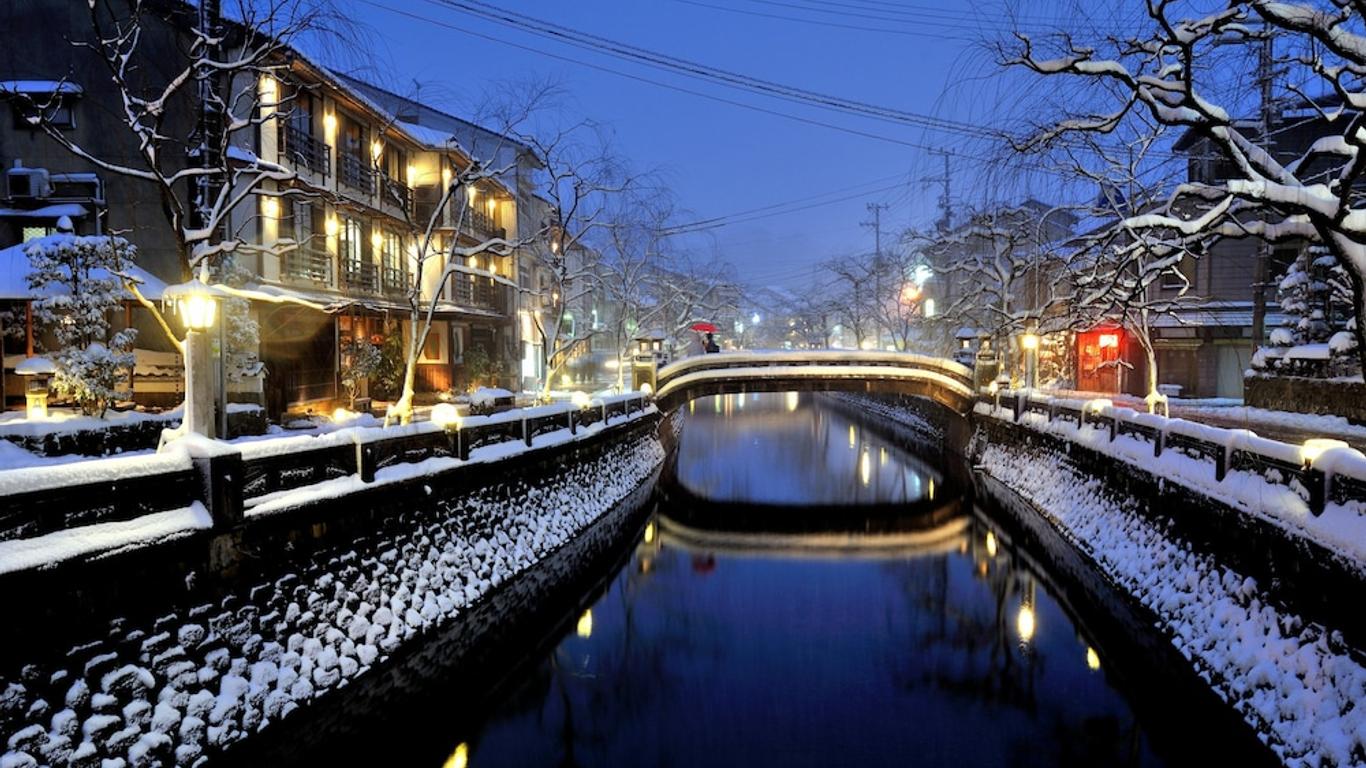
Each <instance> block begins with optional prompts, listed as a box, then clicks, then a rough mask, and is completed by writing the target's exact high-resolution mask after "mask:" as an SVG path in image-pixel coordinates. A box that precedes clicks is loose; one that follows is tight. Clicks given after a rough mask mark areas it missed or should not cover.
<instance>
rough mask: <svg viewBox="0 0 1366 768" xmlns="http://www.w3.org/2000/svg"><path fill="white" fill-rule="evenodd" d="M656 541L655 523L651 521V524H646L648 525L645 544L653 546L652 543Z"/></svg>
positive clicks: (646, 526)
mask: <svg viewBox="0 0 1366 768" xmlns="http://www.w3.org/2000/svg"><path fill="white" fill-rule="evenodd" d="M654 540H655V524H654V521H653V520H652V521H650V522H649V523H646V525H645V543H646V544H651V543H654Z"/></svg>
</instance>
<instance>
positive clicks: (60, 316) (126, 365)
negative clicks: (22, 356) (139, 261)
mask: <svg viewBox="0 0 1366 768" xmlns="http://www.w3.org/2000/svg"><path fill="white" fill-rule="evenodd" d="M134 253H135V249H134V248H133V246H132V245H131V244H130V243H129V242H128V241H127V240H124V239H123V238H120V237H112V236H76V235H70V234H58V235H51V236H48V237H44V238H40V239H38V240H34V241H33V242H32V243H31V244H30V245H29V246H28V247H27V248H25V249H24V254H25V255H27V256H28V259H29V264H30V268H29V275H28V284H29V287H30V288H31V289H33V290H34V291H35V292H36V293H37V294H38V295H39V296H41V298H39V299H37V300H36V301H34V302H33V316H34V320H35V324H36V325H38V326H39V327H40V328H42V329H44V330H46V331H48V332H50V333H51V335H52V337H53V338H55V340H56V342H57V349H56V350H53V351H52V353H51V354H50V355H49V356H50V357H51V358H52V359H53V361H54V362H55V363H56V364H57V373H56V374H55V375H54V377H53V380H52V387H53V389H54V390H55V391H56V393H57V394H58V395H59V396H61V397H67V398H70V399H71V400H73V401H74V402H75V403H76V405H77V406H79V407H80V409H81V411H82V412H84V413H85V414H87V415H89V416H100V417H103V416H104V413H105V411H106V410H108V408H109V406H110V405H112V404H113V403H114V402H115V401H116V400H118V399H119V398H120V397H122V396H125V394H126V390H123V389H121V387H122V386H123V385H126V384H127V383H128V370H129V369H130V368H131V367H132V365H133V351H132V350H133V342H134V340H135V339H136V338H137V330H136V329H133V328H125V329H123V330H121V331H118V332H116V333H113V334H111V333H110V323H109V316H110V314H111V313H112V312H114V311H115V310H117V309H118V308H119V304H120V303H121V302H122V300H123V282H122V279H121V278H120V276H119V274H120V272H121V270H122V269H123V267H124V265H126V264H131V263H132V259H133V255H134Z"/></svg>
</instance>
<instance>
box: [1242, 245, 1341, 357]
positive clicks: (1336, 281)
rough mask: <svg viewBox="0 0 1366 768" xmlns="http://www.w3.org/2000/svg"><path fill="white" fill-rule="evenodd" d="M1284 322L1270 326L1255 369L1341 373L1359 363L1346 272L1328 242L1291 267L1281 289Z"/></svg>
mask: <svg viewBox="0 0 1366 768" xmlns="http://www.w3.org/2000/svg"><path fill="white" fill-rule="evenodd" d="M1276 298H1277V301H1279V303H1280V305H1281V313H1282V314H1283V315H1284V316H1285V321H1284V323H1283V324H1282V325H1281V326H1280V327H1277V328H1273V329H1272V330H1271V333H1270V335H1269V336H1268V338H1267V344H1266V346H1264V347H1262V348H1261V349H1259V350H1257V354H1256V355H1254V356H1253V358H1252V367H1253V368H1255V369H1257V370H1261V371H1268V372H1278V373H1289V374H1295V375H1311V376H1342V375H1347V374H1351V373H1353V372H1355V371H1356V370H1357V369H1358V368H1359V367H1360V363H1359V358H1358V356H1357V349H1356V337H1355V335H1354V334H1353V333H1352V330H1353V329H1354V328H1355V326H1356V319H1355V318H1354V317H1353V316H1352V289H1351V283H1350V281H1349V279H1348V276H1347V272H1346V270H1344V269H1343V267H1342V265H1341V264H1340V263H1338V260H1337V257H1335V256H1333V254H1332V253H1331V252H1329V250H1328V249H1327V248H1324V247H1323V246H1318V245H1316V246H1311V247H1309V248H1307V249H1305V250H1303V251H1301V252H1300V255H1299V256H1298V257H1297V258H1296V259H1295V261H1293V262H1291V264H1290V266H1289V267H1287V268H1286V273H1285V276H1284V277H1283V278H1281V282H1280V284H1279V285H1278V287H1277V291H1276Z"/></svg>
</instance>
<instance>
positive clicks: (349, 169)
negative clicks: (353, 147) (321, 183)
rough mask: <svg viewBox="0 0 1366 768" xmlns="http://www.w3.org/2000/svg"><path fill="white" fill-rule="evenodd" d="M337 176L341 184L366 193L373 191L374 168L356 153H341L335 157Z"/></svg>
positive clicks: (369, 193) (372, 192)
mask: <svg viewBox="0 0 1366 768" xmlns="http://www.w3.org/2000/svg"><path fill="white" fill-rule="evenodd" d="M337 178H339V179H340V180H341V183H342V184H343V185H345V186H348V187H350V188H352V189H354V190H358V191H360V192H364V193H365V194H367V195H371V194H374V192H375V169H374V168H372V167H371V166H370V163H369V162H367V161H365V160H362V159H361V158H360V157H357V156H356V155H341V156H340V157H338V158H337Z"/></svg>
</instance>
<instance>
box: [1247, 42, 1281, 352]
mask: <svg viewBox="0 0 1366 768" xmlns="http://www.w3.org/2000/svg"><path fill="white" fill-rule="evenodd" d="M1272 41H1273V37H1272V32H1271V27H1270V25H1266V26H1263V28H1262V39H1261V45H1260V46H1259V47H1258V50H1257V80H1258V82H1259V85H1261V91H1262V93H1261V97H1262V99H1261V101H1262V104H1261V120H1260V121H1259V122H1260V123H1261V125H1260V126H1259V127H1260V128H1261V132H1262V135H1261V136H1260V137H1259V140H1258V144H1260V145H1261V148H1262V150H1263V151H1265V152H1267V153H1270V152H1271V151H1272V146H1273V144H1274V142H1273V141H1272V140H1271V128H1272V125H1273V123H1274V122H1275V119H1276V116H1275V114H1273V113H1274V112H1275V108H1274V107H1275V105H1274V104H1273V103H1272V98H1273V97H1272V89H1271V85H1272V78H1273V77H1274V73H1273V72H1272V70H1271V67H1272V63H1273V62H1272V59H1273V53H1274V49H1273V48H1272ZM1270 267H1271V243H1270V242H1268V241H1266V240H1263V241H1262V243H1261V247H1260V248H1258V249H1257V263H1256V266H1255V268H1254V269H1253V276H1252V345H1253V347H1254V348H1255V347H1260V346H1262V344H1264V343H1265V342H1266V289H1267V282H1268V280H1269V279H1270V276H1269V275H1268V274H1267V271H1268V270H1269V269H1270Z"/></svg>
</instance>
